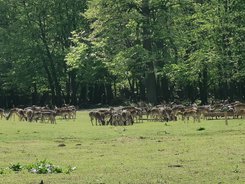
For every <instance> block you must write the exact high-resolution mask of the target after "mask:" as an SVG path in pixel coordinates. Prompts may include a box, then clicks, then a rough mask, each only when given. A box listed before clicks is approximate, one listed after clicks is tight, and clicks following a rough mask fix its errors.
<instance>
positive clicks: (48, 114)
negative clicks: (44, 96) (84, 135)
mask: <svg viewBox="0 0 245 184" xmlns="http://www.w3.org/2000/svg"><path fill="white" fill-rule="evenodd" d="M15 116H17V117H18V118H19V120H20V121H29V122H33V121H35V122H50V123H52V124H54V123H56V117H57V116H60V117H62V118H64V119H75V118H76V108H75V106H68V105H64V106H63V107H61V108H57V107H55V108H54V109H50V108H49V107H48V106H45V107H38V106H35V105H33V106H31V107H26V108H24V109H22V108H12V109H10V111H9V112H5V111H4V109H0V118H1V119H2V118H6V119H7V120H9V119H10V118H13V119H15Z"/></svg>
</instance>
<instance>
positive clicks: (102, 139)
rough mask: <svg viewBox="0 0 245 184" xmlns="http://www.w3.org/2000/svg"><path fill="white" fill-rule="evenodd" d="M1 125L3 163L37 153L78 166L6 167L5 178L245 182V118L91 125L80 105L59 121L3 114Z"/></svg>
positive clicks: (30, 159) (28, 181)
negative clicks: (43, 171) (34, 170)
mask: <svg viewBox="0 0 245 184" xmlns="http://www.w3.org/2000/svg"><path fill="white" fill-rule="evenodd" d="M0 127H1V128H0V142H1V143H0V158H1V162H0V168H6V167H8V166H9V165H10V164H11V163H21V164H23V165H25V164H30V163H34V162H36V160H37V159H38V160H43V159H47V160H49V161H51V162H52V163H53V164H55V165H59V166H61V167H66V166H69V165H71V166H76V167H77V170H75V171H74V172H72V173H71V174H47V175H38V174H31V173H28V172H27V171H22V172H20V173H14V172H9V173H6V174H0V183H1V184H5V183H6V184H7V183H16V184H17V183H18V184H19V183H21V184H22V183H23V184H32V183H33V184H38V183H40V181H41V180H43V181H44V184H61V183H64V184H68V183H69V184H72V183H74V184H75V183H76V184H80V183H113V184H114V183H139V184H144V183H150V184H151V183H170V184H171V183H188V184H189V183H209V184H210V183H217V184H218V183H220V184H221V183H222V184H223V183H227V184H230V183H233V184H234V183H244V182H245V120H244V119H243V120H241V119H239V120H230V121H229V125H228V126H226V125H225V122H224V120H212V121H202V122H201V123H195V124H194V123H193V122H192V121H190V122H189V123H188V124H184V123H183V122H181V121H178V122H170V123H168V124H167V125H166V124H165V123H161V122H145V123H143V124H142V123H141V124H135V125H133V126H128V127H111V126H102V127H100V126H97V127H96V126H94V127H92V126H91V124H90V122H89V117H88V114H87V112H79V113H78V118H77V120H75V121H73V120H68V121H64V120H58V121H57V124H56V125H52V124H41V123H28V122H19V121H17V120H16V121H6V120H0ZM200 127H203V128H205V130H203V131H197V129H198V128H200ZM61 143H63V144H65V145H66V146H64V147H59V146H58V145H59V144H61Z"/></svg>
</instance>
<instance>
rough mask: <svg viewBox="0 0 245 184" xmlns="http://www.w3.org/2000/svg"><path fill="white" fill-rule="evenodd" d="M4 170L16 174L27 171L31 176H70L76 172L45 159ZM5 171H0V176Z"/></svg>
mask: <svg viewBox="0 0 245 184" xmlns="http://www.w3.org/2000/svg"><path fill="white" fill-rule="evenodd" d="M6 169H10V170H12V171H15V172H16V173H17V172H20V171H22V170H23V169H27V170H28V172H30V173H33V174H58V173H65V174H70V173H71V172H72V171H74V170H76V167H71V166H68V168H61V167H59V166H56V165H54V164H52V163H51V162H49V161H47V160H46V159H45V160H41V161H37V162H36V163H32V164H29V165H26V166H23V165H21V164H20V163H17V164H11V165H10V166H9V168H6ZM6 169H0V174H4V173H5V170H6Z"/></svg>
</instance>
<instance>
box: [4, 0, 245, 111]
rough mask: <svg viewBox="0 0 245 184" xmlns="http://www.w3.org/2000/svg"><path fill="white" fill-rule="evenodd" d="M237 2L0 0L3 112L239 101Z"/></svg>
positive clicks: (243, 36)
mask: <svg viewBox="0 0 245 184" xmlns="http://www.w3.org/2000/svg"><path fill="white" fill-rule="evenodd" d="M244 49H245V1H244V0H124V1H122V0H62V1H61V0H18V1H16V0H0V107H7V108H9V107H13V106H20V105H33V104H36V105H45V104H49V105H58V106H61V105H62V104H64V103H66V104H73V105H76V106H80V107H83V106H88V105H95V104H110V105H113V104H122V103H126V102H139V101H145V102H149V103H152V104H158V103H161V102H166V103H168V102H183V101H186V102H191V103H193V102H198V103H200V104H207V103H211V102H212V101H214V100H224V99H229V100H232V101H235V100H240V101H244V100H245V50H244Z"/></svg>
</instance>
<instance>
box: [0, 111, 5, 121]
mask: <svg viewBox="0 0 245 184" xmlns="http://www.w3.org/2000/svg"><path fill="white" fill-rule="evenodd" d="M0 117H1V119H3V117H5V114H4V109H0Z"/></svg>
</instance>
